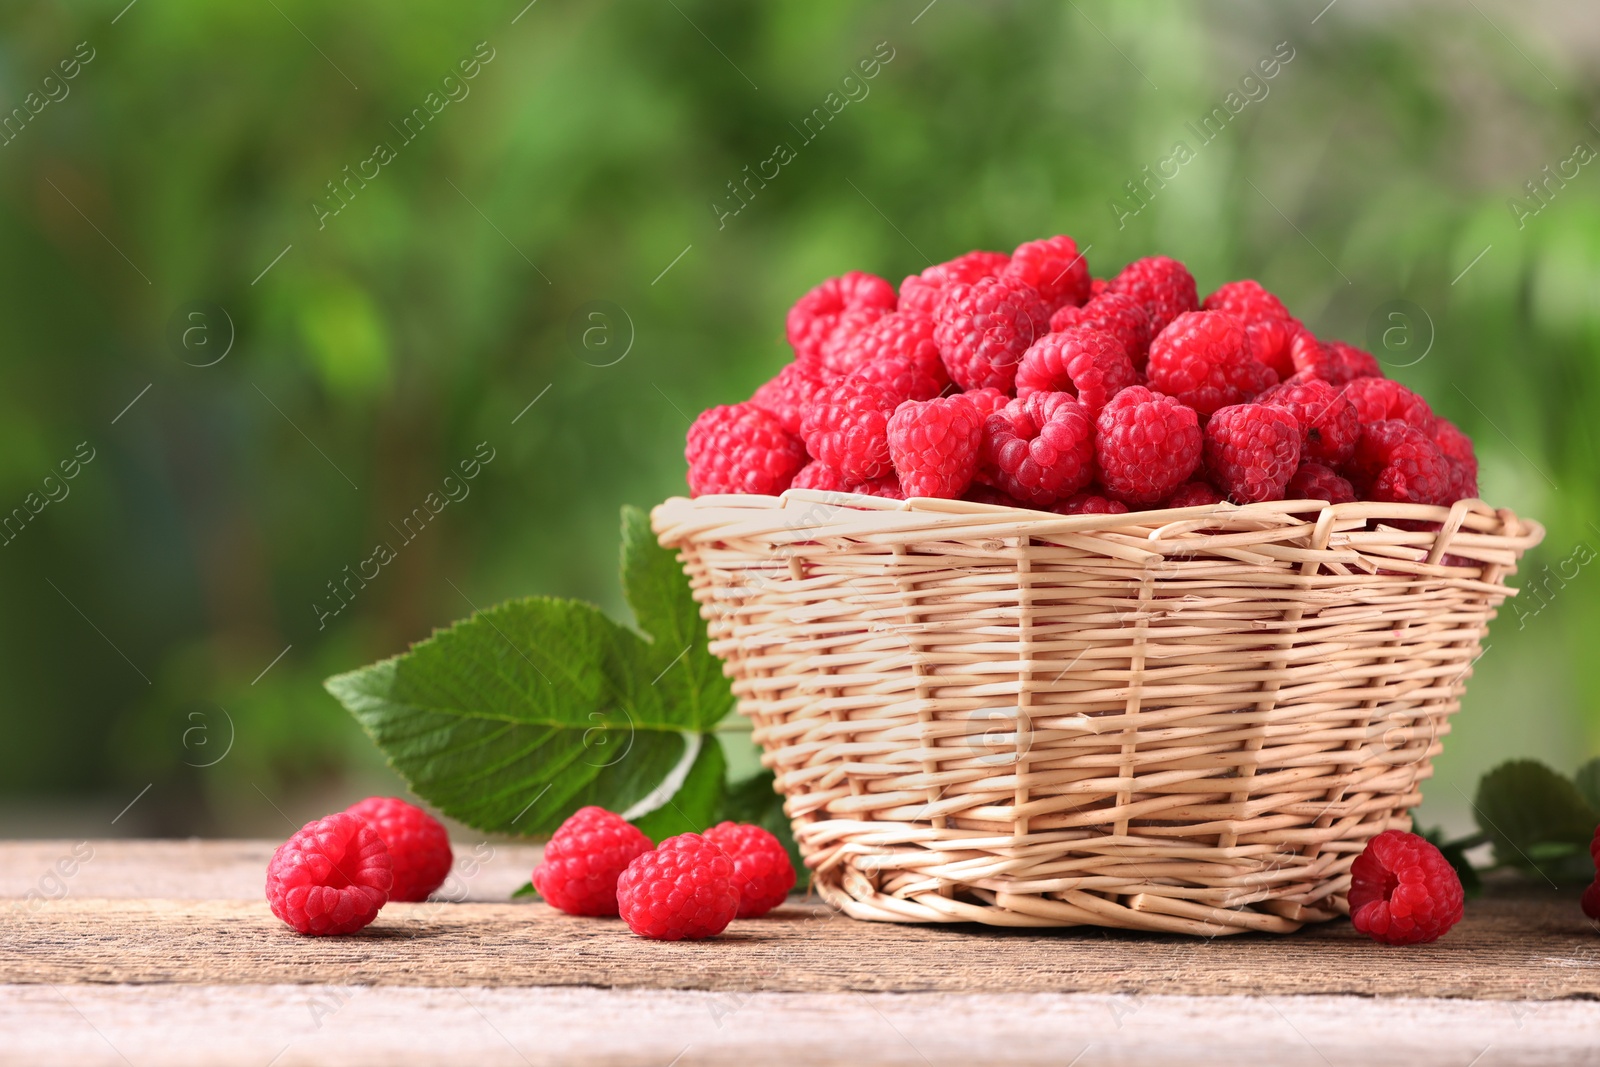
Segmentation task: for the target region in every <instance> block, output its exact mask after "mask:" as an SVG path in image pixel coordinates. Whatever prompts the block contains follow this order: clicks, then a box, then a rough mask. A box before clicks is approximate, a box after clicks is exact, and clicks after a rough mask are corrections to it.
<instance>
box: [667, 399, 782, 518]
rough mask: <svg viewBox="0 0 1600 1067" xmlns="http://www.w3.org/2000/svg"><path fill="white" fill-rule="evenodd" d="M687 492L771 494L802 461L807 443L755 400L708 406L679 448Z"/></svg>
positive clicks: (780, 486) (776, 490) (693, 493)
mask: <svg viewBox="0 0 1600 1067" xmlns="http://www.w3.org/2000/svg"><path fill="white" fill-rule="evenodd" d="M683 454H684V458H685V459H687V460H688V461H689V491H690V493H691V495H693V496H702V495H704V494H706V493H765V494H767V495H769V496H776V495H777V494H779V493H781V492H783V491H784V490H785V489H787V488H789V483H790V482H791V481H793V480H794V476H795V475H796V474H797V473H798V472H799V470H800V468H801V467H803V466H805V463H806V446H805V444H804V442H802V441H801V440H800V438H799V437H797V436H796V435H794V434H792V433H790V432H789V431H788V430H785V429H784V428H783V426H782V425H781V424H780V423H779V422H778V420H777V419H775V418H773V417H772V416H771V415H769V414H767V413H766V412H765V411H762V410H761V409H760V408H758V407H756V406H755V405H754V404H749V403H745V404H723V405H719V406H717V407H714V408H707V409H706V410H705V411H702V412H701V413H700V417H699V418H698V419H695V420H694V425H693V426H691V427H689V438H688V443H687V445H686V446H685V447H684V450H683Z"/></svg>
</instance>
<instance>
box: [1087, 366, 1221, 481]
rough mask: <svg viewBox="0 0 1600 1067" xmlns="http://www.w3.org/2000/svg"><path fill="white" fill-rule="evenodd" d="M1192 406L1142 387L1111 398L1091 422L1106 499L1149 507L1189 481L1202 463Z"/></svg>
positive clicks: (1200, 440)
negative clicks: (1093, 422) (1093, 428)
mask: <svg viewBox="0 0 1600 1067" xmlns="http://www.w3.org/2000/svg"><path fill="white" fill-rule="evenodd" d="M1201 446H1202V438H1201V434H1200V419H1199V416H1197V415H1196V414H1195V411H1194V409H1193V408H1191V407H1188V406H1187V405H1185V404H1182V403H1180V402H1179V401H1177V400H1175V399H1173V398H1172V397H1170V396H1163V395H1162V394H1160V393H1156V392H1152V391H1151V390H1149V389H1147V388H1145V387H1144V386H1142V385H1132V386H1129V387H1128V388H1126V389H1124V390H1122V392H1120V393H1118V394H1117V395H1116V396H1114V397H1112V398H1111V400H1110V402H1109V403H1107V404H1106V406H1105V407H1104V408H1102V409H1101V410H1100V416H1099V418H1098V419H1096V420H1095V445H1094V447H1095V459H1096V461H1097V462H1098V464H1099V466H1100V484H1101V485H1102V486H1104V487H1105V490H1106V495H1107V496H1110V497H1112V498H1114V499H1116V500H1120V501H1122V502H1123V503H1124V504H1127V505H1128V506H1129V507H1131V508H1140V507H1148V506H1149V505H1151V504H1154V503H1156V502H1157V501H1158V500H1161V499H1162V498H1163V497H1166V496H1167V495H1168V494H1170V493H1171V492H1172V491H1173V490H1174V489H1176V488H1177V487H1178V486H1180V485H1182V484H1183V483H1184V482H1186V481H1188V480H1189V475H1191V474H1193V473H1194V469H1195V467H1197V466H1199V464H1200V454H1201Z"/></svg>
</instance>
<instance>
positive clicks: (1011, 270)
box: [1000, 234, 1089, 311]
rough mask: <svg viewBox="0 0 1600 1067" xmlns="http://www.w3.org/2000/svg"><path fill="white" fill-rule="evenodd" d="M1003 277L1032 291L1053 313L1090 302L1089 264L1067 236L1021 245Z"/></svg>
mask: <svg viewBox="0 0 1600 1067" xmlns="http://www.w3.org/2000/svg"><path fill="white" fill-rule="evenodd" d="M1000 277H1001V278H1002V279H1004V280H1005V281H1008V282H1011V283H1013V284H1016V285H1025V286H1028V287H1029V288H1031V289H1032V290H1033V291H1034V292H1036V293H1038V294H1039V299H1040V300H1043V301H1044V304H1045V307H1046V308H1048V309H1049V310H1051V311H1054V310H1055V309H1056V308H1059V307H1073V306H1076V305H1078V304H1081V303H1083V302H1084V301H1086V300H1088V299H1089V264H1087V263H1085V262H1084V260H1083V254H1082V253H1080V252H1079V251H1078V243H1077V242H1076V241H1074V240H1073V239H1072V238H1070V237H1068V236H1066V235H1065V234H1062V235H1061V236H1058V237H1047V238H1045V239H1044V240H1043V241H1029V242H1028V243H1027V244H1022V245H1018V246H1017V250H1016V251H1015V252H1012V253H1011V262H1009V263H1007V264H1006V265H1005V269H1003V270H1002V271H1000Z"/></svg>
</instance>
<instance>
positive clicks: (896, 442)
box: [889, 393, 984, 500]
mask: <svg viewBox="0 0 1600 1067" xmlns="http://www.w3.org/2000/svg"><path fill="white" fill-rule="evenodd" d="M983 424H984V416H982V415H980V414H979V413H978V405H976V404H974V403H973V402H972V401H971V399H969V398H968V397H967V395H966V394H965V393H957V394H956V395H955V396H950V397H945V398H944V399H942V400H925V401H921V402H918V401H916V400H908V401H906V402H905V403H903V404H901V405H900V406H899V407H898V408H896V409H895V413H894V414H893V415H892V416H890V418H889V456H890V458H891V459H892V460H893V461H894V469H895V470H896V471H898V472H899V475H900V489H901V491H902V492H904V493H905V495H906V496H908V497H912V496H934V497H943V498H945V499H947V500H954V499H955V498H956V497H959V496H960V495H961V494H962V493H963V492H965V491H966V488H967V486H968V485H970V484H972V474H973V472H974V471H975V470H976V469H977V466H978V453H979V450H980V448H981V447H982V445H983Z"/></svg>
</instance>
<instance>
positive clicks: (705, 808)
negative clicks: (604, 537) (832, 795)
mask: <svg viewBox="0 0 1600 1067" xmlns="http://www.w3.org/2000/svg"><path fill="white" fill-rule="evenodd" d="M623 538H624V553H623V575H624V580H625V582H627V583H628V588H627V590H626V592H627V594H628V598H629V602H630V603H631V604H632V605H633V606H634V611H635V613H636V615H637V617H638V619H639V624H640V626H641V627H642V628H644V629H645V631H646V633H647V634H648V635H649V637H648V639H647V638H646V637H641V636H640V635H639V634H638V633H637V632H635V631H633V630H631V629H628V628H627V627H624V626H620V625H618V624H617V623H615V622H613V621H612V620H611V619H609V618H607V617H606V616H605V614H604V613H603V612H601V611H600V610H599V609H598V608H596V607H594V606H593V605H591V604H585V603H582V602H580V601H572V600H555V599H550V598H541V597H535V598H527V599H522V600H513V601H509V602H507V603H505V604H501V605H498V606H497V607H494V608H491V609H489V610H488V611H484V612H480V613H476V614H474V615H473V616H472V617H470V618H468V619H466V620H464V621H462V622H458V623H456V624H454V625H453V626H451V627H449V628H448V629H445V630H441V631H438V632H436V633H435V634H434V635H433V636H432V637H430V638H428V639H427V640H425V641H422V642H419V643H418V644H416V645H414V646H412V648H411V650H410V651H408V652H406V653H404V654H402V655H399V656H395V657H393V658H391V659H387V660H384V661H382V662H380V663H376V664H373V665H372V666H370V667H364V668H362V669H360V670H356V671H351V672H349V673H347V674H341V675H337V676H335V677H333V678H329V679H328V680H327V682H326V683H325V685H326V686H327V689H328V691H329V692H330V693H332V694H333V695H334V696H335V697H337V698H338V699H339V701H340V702H341V703H343V704H344V706H345V707H346V708H348V709H349V711H350V713H351V714H352V715H354V716H355V718H356V720H357V721H358V722H359V723H360V724H361V726H362V728H363V729H365V730H366V731H367V733H368V734H369V735H370V736H371V737H372V739H373V740H374V741H375V742H376V743H377V745H378V747H379V748H380V749H381V750H382V751H383V752H384V754H385V755H386V756H387V757H388V759H389V762H390V764H391V765H392V766H393V767H394V768H395V769H396V770H397V771H398V772H399V773H400V774H401V775H402V776H403V777H404V778H405V779H406V781H407V782H408V783H409V784H410V786H411V788H412V789H413V790H414V791H415V792H416V793H417V794H418V795H419V796H421V797H423V798H424V799H426V800H428V801H429V802H430V803H432V804H433V805H435V806H436V807H438V808H439V809H440V810H441V811H443V812H444V813H445V814H447V815H450V816H451V817H452V818H455V819H459V820H460V821H462V822H464V823H466V824H468V825H469V826H473V827H475V828H477V829H480V830H484V831H487V832H492V833H521V834H548V833H551V832H553V831H554V830H555V828H556V827H557V826H559V825H560V823H561V821H562V820H563V819H564V818H565V817H566V816H567V815H569V814H571V813H572V812H573V811H574V810H575V809H577V808H578V807H581V806H583V805H585V804H599V805H602V806H604V807H607V808H610V809H611V810H613V811H625V810H627V809H628V808H630V807H632V806H634V805H636V804H638V803H639V802H640V801H642V800H644V798H646V797H648V796H650V795H651V794H652V792H653V791H655V790H656V789H657V787H659V786H660V785H661V784H662V782H663V781H665V780H666V779H667V778H668V776H669V775H671V774H672V772H673V770H674V768H677V767H679V765H680V763H681V762H682V760H683V759H684V758H685V756H686V754H687V753H688V752H689V750H690V747H691V746H692V745H696V744H698V745H699V746H700V753H701V755H700V758H697V759H695V761H694V763H693V764H692V765H691V767H690V770H689V772H688V774H687V777H686V778H685V780H684V786H683V789H684V790H690V792H688V793H686V794H685V796H684V798H683V799H682V800H681V801H677V805H678V807H679V808H683V809H685V810H686V811H687V812H688V813H689V814H690V815H693V814H696V813H698V812H707V813H709V812H710V811H711V810H712V809H713V808H714V807H715V800H714V795H719V794H720V789H721V776H720V768H721V762H720V761H721V758H722V754H721V752H720V750H718V751H715V752H714V754H712V753H711V752H710V751H709V750H716V749H717V746H716V745H715V744H706V743H705V741H704V735H705V734H706V733H707V732H708V731H709V730H711V729H712V728H713V727H714V726H715V725H716V723H717V721H718V720H720V719H721V718H722V717H723V716H724V715H725V714H726V712H727V710H728V708H729V706H730V705H731V704H732V700H733V697H732V692H731V690H730V688H729V686H728V682H727V680H726V679H725V678H724V677H723V675H722V672H721V670H720V667H719V666H718V665H717V664H716V661H715V659H714V658H712V657H711V655H710V653H709V652H708V651H707V650H706V636H705V627H704V625H703V624H701V623H700V622H699V615H698V611H697V609H696V608H695V606H694V601H693V598H692V597H691V596H690V593H689V585H688V581H687V579H686V578H685V577H684V575H683V572H682V570H681V569H679V568H678V565H677V563H676V561H675V560H674V559H673V557H672V554H671V553H669V552H667V551H666V550H665V549H663V548H661V547H660V546H659V545H657V544H656V543H655V540H654V538H653V536H650V535H649V526H648V522H647V521H646V520H645V519H644V515H643V512H640V511H638V510H637V509H630V512H629V513H625V515H624V528H623ZM674 574H675V576H676V578H675V581H674V579H673V575H674ZM679 642H682V643H679ZM708 666H709V667H712V668H715V669H714V670H708V669H707V668H708ZM712 760H716V761H717V763H716V769H717V774H715V775H713V774H712V764H711V761H712ZM680 791H681V790H680ZM671 799H674V800H675V799H676V798H671ZM661 807H668V808H670V805H668V804H662V805H661ZM664 818H665V817H663V819H664ZM701 828H703V824H702V826H697V827H694V829H701Z"/></svg>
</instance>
